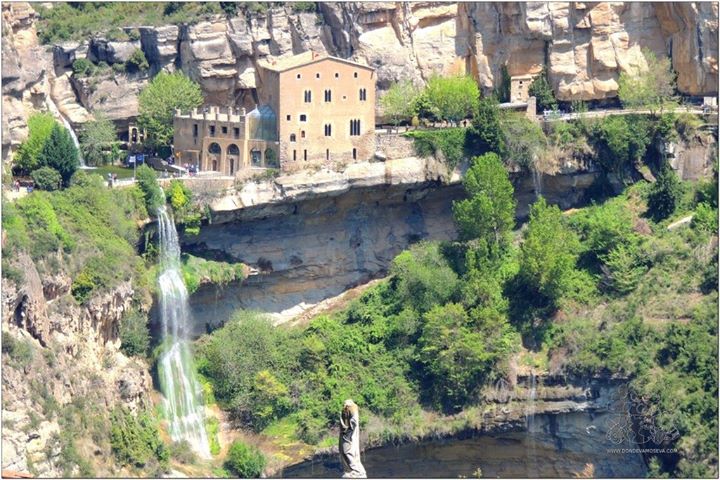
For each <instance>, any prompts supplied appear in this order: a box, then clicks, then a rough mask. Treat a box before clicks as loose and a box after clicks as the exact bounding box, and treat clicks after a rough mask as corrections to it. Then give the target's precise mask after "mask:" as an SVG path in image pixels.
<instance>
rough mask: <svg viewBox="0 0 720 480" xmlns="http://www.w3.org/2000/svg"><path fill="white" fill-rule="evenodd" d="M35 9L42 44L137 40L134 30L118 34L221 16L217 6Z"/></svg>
mask: <svg viewBox="0 0 720 480" xmlns="http://www.w3.org/2000/svg"><path fill="white" fill-rule="evenodd" d="M221 3H222V2H221ZM35 7H36V10H37V12H38V14H39V15H40V22H39V25H38V37H39V38H40V41H42V42H43V43H55V42H62V41H66V40H85V39H87V38H89V37H91V36H93V35H96V34H98V33H100V34H104V36H105V37H106V38H107V39H108V40H113V41H127V40H131V39H137V37H138V34H137V31H136V30H130V31H129V32H125V31H124V30H122V28H123V27H126V26H127V25H154V26H158V25H168V24H181V23H187V24H193V23H197V22H200V21H202V20H203V19H206V18H208V17H209V16H210V15H217V14H221V13H223V11H222V9H221V6H220V4H219V3H217V2H204V3H197V4H192V3H185V2H137V3H133V4H121V3H115V2H67V3H59V4H57V5H52V8H48V7H47V6H44V5H37V4H36V5H35ZM134 37H135V38H134Z"/></svg>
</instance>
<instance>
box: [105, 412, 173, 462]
mask: <svg viewBox="0 0 720 480" xmlns="http://www.w3.org/2000/svg"><path fill="white" fill-rule="evenodd" d="M110 423H111V428H110V445H111V447H112V451H113V453H114V454H115V457H116V458H117V459H118V461H119V462H120V463H121V464H123V465H132V466H135V467H138V468H142V467H146V466H150V465H152V464H158V465H160V467H161V468H163V469H166V468H167V465H168V459H169V456H170V454H169V451H168V449H167V447H165V444H163V443H162V441H160V438H159V431H158V425H157V420H156V419H155V417H154V415H153V414H152V411H150V410H145V411H141V412H139V413H138V414H137V416H135V415H133V414H132V413H131V412H130V411H129V410H127V409H126V408H124V407H120V406H118V407H115V408H114V409H113V410H112V411H111V412H110Z"/></svg>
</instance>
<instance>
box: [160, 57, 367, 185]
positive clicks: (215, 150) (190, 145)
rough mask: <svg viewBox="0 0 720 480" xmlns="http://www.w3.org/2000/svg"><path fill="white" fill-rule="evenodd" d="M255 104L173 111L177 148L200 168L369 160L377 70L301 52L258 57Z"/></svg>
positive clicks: (292, 167) (232, 171)
mask: <svg viewBox="0 0 720 480" xmlns="http://www.w3.org/2000/svg"><path fill="white" fill-rule="evenodd" d="M259 66H260V69H259V72H258V74H259V85H258V87H259V88H258V90H259V98H258V100H259V104H260V106H259V107H257V108H256V109H255V110H253V111H252V112H249V113H246V112H245V111H244V109H241V110H237V109H227V108H218V107H210V108H209V109H205V110H204V111H199V110H195V111H193V112H190V113H187V114H186V113H181V112H177V113H176V115H175V120H174V128H175V139H174V147H175V152H176V155H177V156H178V157H179V158H180V159H181V160H180V161H181V162H183V163H185V162H189V163H194V164H198V165H199V166H200V169H201V170H215V171H220V172H222V173H224V174H227V175H236V174H237V173H238V172H239V171H241V170H242V169H244V168H251V167H279V168H281V169H282V170H283V171H296V170H300V169H302V168H305V167H307V166H310V165H332V164H337V163H351V162H358V161H367V160H369V159H370V158H371V157H372V156H373V154H374V152H375V80H376V78H375V71H374V69H372V68H370V67H368V66H366V65H361V64H359V63H355V62H351V61H349V60H343V59H341V58H335V57H330V56H327V55H325V56H320V55H317V54H315V53H313V52H305V53H302V54H299V55H295V56H292V57H289V58H286V59H282V60H277V61H262V62H259Z"/></svg>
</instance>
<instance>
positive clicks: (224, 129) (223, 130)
mask: <svg viewBox="0 0 720 480" xmlns="http://www.w3.org/2000/svg"><path fill="white" fill-rule="evenodd" d="M222 132H223V135H227V127H222Z"/></svg>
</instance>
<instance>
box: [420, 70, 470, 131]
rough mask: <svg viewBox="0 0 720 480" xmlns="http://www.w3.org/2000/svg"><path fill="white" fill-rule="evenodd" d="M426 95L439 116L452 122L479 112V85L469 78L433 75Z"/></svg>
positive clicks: (426, 88)
mask: <svg viewBox="0 0 720 480" xmlns="http://www.w3.org/2000/svg"><path fill="white" fill-rule="evenodd" d="M424 93H425V94H426V95H427V99H428V101H429V103H430V105H431V106H432V109H433V110H434V111H436V112H437V114H438V116H439V117H440V118H441V119H443V120H448V121H450V122H457V121H459V120H462V119H464V118H468V117H471V116H472V115H473V114H474V113H475V110H477V107H478V101H479V99H480V90H479V89H478V86H477V83H476V82H475V80H473V79H472V77H469V76H456V77H441V76H439V75H433V76H432V77H430V80H428V84H427V86H426V87H425V92H424Z"/></svg>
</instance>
